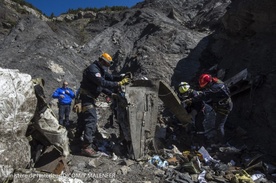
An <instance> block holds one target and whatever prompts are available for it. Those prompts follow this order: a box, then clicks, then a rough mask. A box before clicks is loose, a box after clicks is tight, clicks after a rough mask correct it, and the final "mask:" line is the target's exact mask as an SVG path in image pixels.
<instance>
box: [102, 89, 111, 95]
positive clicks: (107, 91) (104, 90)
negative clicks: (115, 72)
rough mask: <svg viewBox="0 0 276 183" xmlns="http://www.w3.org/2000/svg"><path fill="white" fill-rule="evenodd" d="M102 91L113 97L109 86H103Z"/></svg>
mask: <svg viewBox="0 0 276 183" xmlns="http://www.w3.org/2000/svg"><path fill="white" fill-rule="evenodd" d="M102 92H103V93H104V94H106V95H107V96H109V97H111V95H112V91H111V90H109V89H107V88H103V90H102Z"/></svg>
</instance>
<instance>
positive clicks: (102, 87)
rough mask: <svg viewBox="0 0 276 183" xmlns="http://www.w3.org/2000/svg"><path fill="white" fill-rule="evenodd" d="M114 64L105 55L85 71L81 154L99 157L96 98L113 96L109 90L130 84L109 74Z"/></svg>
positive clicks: (82, 96)
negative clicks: (96, 139)
mask: <svg viewBox="0 0 276 183" xmlns="http://www.w3.org/2000/svg"><path fill="white" fill-rule="evenodd" d="M112 64H113V60H112V57H111V56H110V55H109V54H108V53H103V54H102V55H101V56H100V57H99V59H98V60H96V61H94V62H93V63H92V64H91V65H89V66H88V67H87V68H86V69H85V70H84V71H83V78H82V81H81V86H80V100H81V101H82V120H83V121H82V125H83V129H84V137H83V139H84V143H83V146H82V150H81V153H82V154H83V155H85V156H89V157H98V156H99V153H97V152H96V151H95V150H94V149H93V148H92V143H93V140H94V135H95V132H96V130H97V113H96V108H95V100H96V98H97V97H98V96H99V95H100V94H101V92H103V93H104V94H106V95H108V96H112V95H113V94H112V92H111V90H109V89H112V88H118V87H120V86H122V85H125V84H128V83H129V78H127V77H122V76H115V75H111V74H109V73H108V72H107V71H106V69H105V68H108V67H110V66H111V65H112Z"/></svg>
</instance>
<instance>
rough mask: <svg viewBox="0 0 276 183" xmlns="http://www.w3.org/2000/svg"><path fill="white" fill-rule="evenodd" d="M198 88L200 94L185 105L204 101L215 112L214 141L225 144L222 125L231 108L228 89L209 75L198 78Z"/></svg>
mask: <svg viewBox="0 0 276 183" xmlns="http://www.w3.org/2000/svg"><path fill="white" fill-rule="evenodd" d="M199 86H200V87H201V88H202V89H203V91H202V93H200V94H199V95H198V96H195V97H193V98H191V99H188V100H186V103H189V102H192V103H195V102H198V101H204V102H205V103H207V104H209V105H210V106H212V107H213V109H214V111H215V112H216V121H215V128H216V131H217V138H216V139H217V140H219V142H220V143H221V144H225V139H224V136H225V132H224V125H225V122H226V120H227V118H228V115H229V113H230V112H231V110H232V108H233V103H232V100H231V97H230V91H229V88H228V87H227V86H226V85H225V84H224V83H223V82H222V81H221V80H219V79H218V78H216V77H212V76H211V75H210V74H202V75H201V76H200V78H199Z"/></svg>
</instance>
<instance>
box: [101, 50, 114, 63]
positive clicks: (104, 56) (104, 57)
mask: <svg viewBox="0 0 276 183" xmlns="http://www.w3.org/2000/svg"><path fill="white" fill-rule="evenodd" d="M99 59H102V60H104V61H105V62H106V63H107V64H109V65H110V66H111V65H112V64H113V60H112V57H111V56H110V55H109V54H108V53H103V54H102V55H101V56H100V58H99Z"/></svg>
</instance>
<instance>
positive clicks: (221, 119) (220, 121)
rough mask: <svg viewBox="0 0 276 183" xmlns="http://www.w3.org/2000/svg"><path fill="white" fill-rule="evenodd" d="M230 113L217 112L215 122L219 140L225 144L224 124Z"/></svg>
mask: <svg viewBox="0 0 276 183" xmlns="http://www.w3.org/2000/svg"><path fill="white" fill-rule="evenodd" d="M227 117H228V115H224V114H220V113H216V122H215V128H216V131H217V138H218V139H217V140H218V141H219V142H220V143H222V144H224V143H225V138H224V136H225V132H224V125H225V122H226V120H227Z"/></svg>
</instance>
